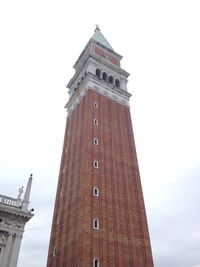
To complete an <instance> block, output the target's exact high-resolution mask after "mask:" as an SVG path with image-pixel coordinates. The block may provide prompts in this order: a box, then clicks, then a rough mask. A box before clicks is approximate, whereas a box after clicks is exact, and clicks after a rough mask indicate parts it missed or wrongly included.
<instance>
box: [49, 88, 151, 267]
mask: <svg viewBox="0 0 200 267" xmlns="http://www.w3.org/2000/svg"><path fill="white" fill-rule="evenodd" d="M94 102H96V103H97V104H98V107H95V106H94ZM94 119H97V120H98V125H94ZM93 138H97V139H98V145H95V144H93ZM94 160H96V161H98V163H99V168H94V167H93V161H94ZM93 187H97V188H98V189H99V196H94V195H93V190H92V189H93ZM94 218H98V219H99V230H95V229H93V219H94ZM94 258H98V259H99V267H153V260H152V253H151V246H150V239H149V233H148V226H147V220H146V213H145V207H144V200H143V194H142V188H141V182H140V175H139V169H138V162H137V156H136V150H135V143H134V137H133V130H132V124H131V118H130V110H129V108H128V107H125V106H123V105H121V104H118V103H116V102H115V101H112V100H110V99H108V98H106V97H105V96H103V95H100V94H98V93H96V92H94V91H92V90H88V92H87V94H86V95H85V96H84V97H83V98H82V100H81V102H80V103H79V105H78V106H77V107H76V108H75V110H74V111H73V112H72V113H71V114H70V116H69V117H68V118H67V123H66V130H65V137H64V145H63V152H62V159H61V166H60V174H59V181H58V187H57V195H56V202H55V208H54V216H53V222H52V231H51V239H50V245H49V254H48V262H47V267H93V259H94Z"/></svg>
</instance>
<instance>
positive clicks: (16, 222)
mask: <svg viewBox="0 0 200 267" xmlns="http://www.w3.org/2000/svg"><path fill="white" fill-rule="evenodd" d="M31 184H32V174H31V175H30V178H29V180H28V184H27V187H26V190H25V193H24V197H23V199H21V195H22V193H23V187H22V188H20V189H19V191H18V192H19V194H18V197H17V198H12V197H8V196H4V195H0V266H1V267H16V266H17V260H18V255H19V251H20V245H21V240H22V237H23V233H24V227H25V224H26V222H27V221H28V220H30V219H31V217H32V216H33V213H32V211H30V210H28V205H29V197H30V191H31Z"/></svg>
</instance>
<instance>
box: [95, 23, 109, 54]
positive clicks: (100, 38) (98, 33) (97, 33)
mask: <svg viewBox="0 0 200 267" xmlns="http://www.w3.org/2000/svg"><path fill="white" fill-rule="evenodd" d="M92 39H93V40H95V41H96V42H98V43H100V44H102V45H103V46H105V47H107V48H108V49H111V50H113V51H114V49H113V48H112V46H111V45H110V44H109V42H108V41H107V40H106V38H105V37H104V36H103V34H102V33H101V31H100V29H99V26H98V25H96V29H95V31H94V34H93V36H92Z"/></svg>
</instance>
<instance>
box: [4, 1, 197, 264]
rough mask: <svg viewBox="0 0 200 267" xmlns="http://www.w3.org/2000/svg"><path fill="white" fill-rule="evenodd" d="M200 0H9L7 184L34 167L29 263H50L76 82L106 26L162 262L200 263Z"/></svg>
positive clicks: (157, 259)
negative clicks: (122, 75) (80, 64)
mask: <svg viewBox="0 0 200 267" xmlns="http://www.w3.org/2000/svg"><path fill="white" fill-rule="evenodd" d="M199 14H200V2H199V1H197V0H173V1H172V0H168V1H162V0H161V1H160V0H157V1H156V0H152V1H147V0H146V1H145V0H140V1H136V0H132V1H128V0H124V1H113V0H110V1H105V0H102V1H91V0H86V1H64V0H63V1H61V0H60V1H51V0H50V1H47V0H42V1H41V0H40V1H39V0H35V1H29V0H28V1H27V0H26V1H25V0H19V1H14V0H8V1H1V2H0V122H1V128H0V129H1V131H0V194H5V195H8V196H13V197H15V196H17V190H18V188H19V187H21V186H22V185H26V183H27V179H28V177H29V174H30V173H31V172H32V173H33V178H34V180H33V186H32V192H31V203H30V208H32V207H33V208H34V209H35V216H34V218H33V219H32V220H31V221H30V222H29V223H28V224H27V226H26V231H25V234H24V238H23V240H22V246H21V252H20V258H19V262H18V267H44V266H45V265H46V257H47V251H48V243H49V234H50V228H51V220H52V213H53V206H54V199H55V192H56V186H57V179H58V173H59V164H60V158H61V150H62V143H63V136H64V129H65V118H66V111H65V110H64V105H65V104H66V102H67V99H68V96H67V90H66V88H65V86H66V84H67V82H68V81H69V80H70V78H71V77H72V75H73V73H74V70H73V68H72V67H73V64H74V63H75V61H76V59H77V58H78V56H79V55H80V53H81V52H82V50H83V48H84V46H85V45H86V43H87V42H88V40H89V38H90V37H91V36H92V34H93V31H94V28H95V24H99V25H100V28H101V31H102V33H103V34H104V36H105V37H106V38H107V40H108V41H109V42H110V44H111V45H112V46H113V48H114V49H115V51H116V52H117V53H119V54H121V55H122V56H123V60H122V67H123V68H124V69H125V70H127V71H128V72H130V73H131V76H130V78H129V84H128V90H129V92H130V93H132V94H133V96H132V98H131V102H130V105H131V113H132V122H133V129H134V133H135V141H136V148H137V154H138V160H139V167H140V174H141V180H142V185H143V191H144V198H145V204H146V210H147V215H148V223H149V230H150V235H151V243H152V249H153V256H154V263H155V267H200V227H199V222H200V212H199V203H200V195H199V187H200V181H199V177H200V166H199V165H200V164H199V162H200V138H199V137H200V126H199V114H200V104H199V102H200V100H199V96H200V93H199V90H200V15H199Z"/></svg>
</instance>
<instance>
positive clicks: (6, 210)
mask: <svg viewBox="0 0 200 267" xmlns="http://www.w3.org/2000/svg"><path fill="white" fill-rule="evenodd" d="M1 213H2V214H4V215H5V214H11V215H14V216H16V217H23V218H26V220H27V221H28V220H30V219H31V218H32V217H33V215H34V214H32V213H31V212H30V211H28V212H25V211H23V210H21V209H20V208H15V207H11V206H5V205H2V204H0V214H1Z"/></svg>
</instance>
